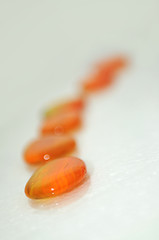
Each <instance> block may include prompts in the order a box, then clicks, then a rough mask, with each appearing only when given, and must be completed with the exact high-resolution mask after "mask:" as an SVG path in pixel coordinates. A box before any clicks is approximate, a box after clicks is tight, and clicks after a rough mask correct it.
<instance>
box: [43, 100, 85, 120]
mask: <svg viewBox="0 0 159 240" xmlns="http://www.w3.org/2000/svg"><path fill="white" fill-rule="evenodd" d="M84 105H85V104H84V99H83V98H77V99H74V100H72V101H66V102H65V103H60V104H57V105H56V106H51V107H50V108H48V109H47V110H46V112H45V113H44V115H45V117H50V116H53V115H56V114H58V113H60V112H68V111H71V110H75V111H81V110H83V108H84Z"/></svg>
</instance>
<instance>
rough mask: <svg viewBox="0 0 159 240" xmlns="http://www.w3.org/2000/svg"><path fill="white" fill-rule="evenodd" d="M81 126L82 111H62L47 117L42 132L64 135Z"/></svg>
mask: <svg viewBox="0 0 159 240" xmlns="http://www.w3.org/2000/svg"><path fill="white" fill-rule="evenodd" d="M80 126H81V113H80V112H79V111H72V110H71V111H66V112H60V113H58V114H56V115H53V116H50V117H49V118H47V119H45V120H44V122H43V123H42V126H41V133H42V134H43V135H44V134H55V135H62V134H66V133H68V132H71V131H73V130H75V129H77V128H78V127H80Z"/></svg>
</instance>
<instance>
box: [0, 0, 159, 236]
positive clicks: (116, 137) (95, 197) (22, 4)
mask: <svg viewBox="0 0 159 240" xmlns="http://www.w3.org/2000/svg"><path fill="white" fill-rule="evenodd" d="M158 9H159V2H158V1H157V0H156V1H155V0H134V1H126V0H120V1H113V0H111V1H104V0H103V1H100V0H89V1H88V0H83V1H82V0H81V1H80V0H79V1H73V0H72V1H71V0H68V1H64V0H63V1H61V0H59V1H53V0H50V1H48V0H45V1H44V0H43V1H37V0H30V1H20V0H17V1H12V0H10V1H8V0H5V1H2V0H1V1H0V29H1V31H0V43H1V44H0V66H1V68H0V82H1V87H0V97H1V101H0V109H1V110H0V112H1V117H0V123H1V129H0V132H1V133H0V137H1V143H0V145H1V147H0V151H1V167H0V178H1V180H0V181H1V196H0V208H1V209H0V221H1V222H0V228H1V230H0V235H1V237H0V239H3V240H10V239H12V240H15V239H16V240H18V239H23V240H25V239H34V240H39V239H47V240H49V239H58V240H64V239H68V240H70V239H71V240H73V239H76V240H78V239H80V240H81V239H92V240H99V239H107V240H127V239H129V240H141V239H144V240H150V239H153V240H158V239H159V229H158V220H159V208H158V202H159V191H158V180H159V68H158V66H159V28H158V23H159V14H158ZM120 51H121V52H122V53H125V54H129V56H130V58H131V61H132V66H131V67H130V68H129V69H128V70H127V71H125V72H124V73H123V74H122V75H121V76H120V78H119V79H118V81H117V83H116V85H114V86H113V87H112V88H111V89H110V90H109V91H106V92H104V93H102V94H99V95H96V96H94V97H92V99H90V104H89V105H88V109H87V111H86V116H85V126H84V127H83V130H82V131H81V132H79V133H78V134H77V139H78V143H79V154H78V156H79V157H81V158H82V159H84V160H85V161H86V163H87V166H88V171H89V173H90V180H88V181H87V182H86V183H85V184H84V185H83V186H82V187H81V189H76V190H75V191H74V192H72V193H69V194H67V195H64V196H62V197H59V198H56V199H54V200H51V201H50V200H49V202H45V201H44V202H43V203H35V202H32V201H29V200H28V199H27V198H26V197H25V195H24V192H23V189H24V186H25V183H26V181H27V180H28V179H29V177H30V176H31V174H32V172H33V171H34V169H31V168H29V167H27V166H26V164H25V163H24V162H23V160H22V156H21V152H22V149H23V148H24V146H25V145H26V143H27V142H28V141H29V140H30V139H31V138H32V137H35V136H36V133H37V126H38V125H39V122H40V111H41V109H42V108H43V107H44V106H45V105H46V104H47V103H49V102H50V101H53V100H58V99H60V98H61V97H63V96H66V97H67V96H68V95H71V94H74V93H75V92H76V90H77V89H76V88H77V85H76V82H78V81H79V80H80V79H81V77H82V76H85V73H86V71H87V70H88V67H89V66H90V65H91V63H92V62H93V61H95V60H96V59H97V58H99V57H102V56H107V53H111V52H113V53H115V52H120ZM89 64H90V65H89Z"/></svg>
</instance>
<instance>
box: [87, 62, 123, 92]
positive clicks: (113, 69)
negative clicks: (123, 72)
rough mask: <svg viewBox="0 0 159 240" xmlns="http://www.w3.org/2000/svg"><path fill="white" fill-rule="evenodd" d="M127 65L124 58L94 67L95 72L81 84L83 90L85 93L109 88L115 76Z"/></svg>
mask: <svg viewBox="0 0 159 240" xmlns="http://www.w3.org/2000/svg"><path fill="white" fill-rule="evenodd" d="M126 64H127V61H126V59H124V58H114V59H111V60H109V61H103V62H101V63H99V64H98V65H97V67H96V72H95V73H94V75H91V76H90V77H88V78H87V79H86V80H85V81H84V82H83V89H84V91H86V92H93V91H96V90H100V89H103V88H105V87H108V86H110V85H111V84H112V83H113V81H114V79H115V77H116V74H117V73H118V71H119V70H120V69H122V68H123V67H125V66H126Z"/></svg>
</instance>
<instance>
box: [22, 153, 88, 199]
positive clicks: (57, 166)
mask: <svg viewBox="0 0 159 240" xmlns="http://www.w3.org/2000/svg"><path fill="white" fill-rule="evenodd" d="M86 172H87V170H86V166H85V163H84V162H83V161H82V160H80V159H79V158H76V157H65V158H59V159H56V160H53V161H50V162H48V163H46V164H45V165H43V166H42V167H40V168H39V169H37V170H36V171H35V173H34V174H33V175H32V177H31V178H30V179H29V181H28V183H27V184H26V187H25V194H26V195H27V197H29V198H32V199H40V198H48V197H54V196H57V195H60V194H62V193H64V192H68V191H70V190H72V189H73V188H75V187H76V186H77V185H79V184H80V183H81V182H82V181H83V180H84V178H85V176H86Z"/></svg>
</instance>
